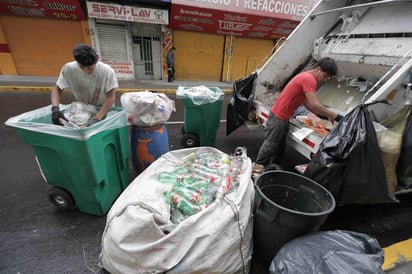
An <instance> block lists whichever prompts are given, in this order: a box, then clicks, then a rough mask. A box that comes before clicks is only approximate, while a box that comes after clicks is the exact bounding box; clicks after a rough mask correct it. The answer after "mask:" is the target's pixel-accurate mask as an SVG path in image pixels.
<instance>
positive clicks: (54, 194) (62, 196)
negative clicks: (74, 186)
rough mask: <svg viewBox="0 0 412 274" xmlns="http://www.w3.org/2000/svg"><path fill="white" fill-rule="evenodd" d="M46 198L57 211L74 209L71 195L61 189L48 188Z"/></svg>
mask: <svg viewBox="0 0 412 274" xmlns="http://www.w3.org/2000/svg"><path fill="white" fill-rule="evenodd" d="M47 197H48V198H49V201H50V202H51V203H52V204H53V205H54V206H55V207H57V208H58V209H61V210H73V209H75V208H76V205H75V202H74V199H73V197H72V195H71V194H70V193H69V192H68V191H66V190H64V189H62V188H58V187H51V188H49V190H48V191H47Z"/></svg>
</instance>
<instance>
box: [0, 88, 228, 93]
mask: <svg viewBox="0 0 412 274" xmlns="http://www.w3.org/2000/svg"><path fill="white" fill-rule="evenodd" d="M52 89H53V87H30V86H0V92H10V91H12V92H51V91H52ZM68 90H70V89H68ZM142 91H151V92H157V93H164V94H169V95H175V94H176V88H117V89H116V92H118V93H127V92H142ZM222 91H223V93H224V94H227V95H232V94H233V91H232V89H228V88H224V89H222Z"/></svg>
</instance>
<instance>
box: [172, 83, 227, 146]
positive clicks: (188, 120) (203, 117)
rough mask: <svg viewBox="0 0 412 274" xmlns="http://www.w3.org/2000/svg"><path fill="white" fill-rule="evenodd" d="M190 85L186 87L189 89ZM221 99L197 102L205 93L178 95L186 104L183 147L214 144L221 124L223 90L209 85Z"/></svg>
mask: <svg viewBox="0 0 412 274" xmlns="http://www.w3.org/2000/svg"><path fill="white" fill-rule="evenodd" d="M189 88H190V87H184V89H189ZM208 88H209V89H210V90H211V91H212V92H214V93H215V94H216V95H218V97H219V99H218V100H216V101H214V102H211V103H203V104H198V103H197V104H196V102H199V101H202V99H204V98H202V97H203V95H199V96H197V97H196V96H194V97H191V96H178V98H180V99H182V102H183V106H184V127H183V129H182V133H183V138H182V145H183V147H196V146H214V144H215V139H216V134H217V130H218V128H219V125H220V112H221V109H222V100H223V97H224V93H223V91H222V90H221V89H220V88H218V87H208Z"/></svg>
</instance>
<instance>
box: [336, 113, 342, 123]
mask: <svg viewBox="0 0 412 274" xmlns="http://www.w3.org/2000/svg"><path fill="white" fill-rule="evenodd" d="M342 119H343V115H340V114H337V115H336V118H335V121H336V122H340V120H342Z"/></svg>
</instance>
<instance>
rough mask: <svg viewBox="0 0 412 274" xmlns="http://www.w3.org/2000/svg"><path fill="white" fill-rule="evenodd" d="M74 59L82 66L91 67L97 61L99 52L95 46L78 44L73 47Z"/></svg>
mask: <svg viewBox="0 0 412 274" xmlns="http://www.w3.org/2000/svg"><path fill="white" fill-rule="evenodd" d="M73 57H74V59H75V60H76V61H77V62H78V63H79V64H80V65H82V66H85V67H89V66H92V65H94V64H96V63H97V54H96V51H95V50H94V48H92V47H91V46H88V45H86V44H78V45H76V46H75V47H74V48H73Z"/></svg>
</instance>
